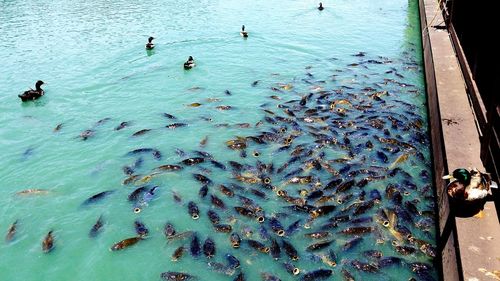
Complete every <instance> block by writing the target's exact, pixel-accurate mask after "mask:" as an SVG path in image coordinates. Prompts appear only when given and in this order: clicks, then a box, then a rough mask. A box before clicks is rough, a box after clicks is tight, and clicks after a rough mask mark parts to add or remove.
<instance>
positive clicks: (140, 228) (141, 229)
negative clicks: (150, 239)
mask: <svg viewBox="0 0 500 281" xmlns="http://www.w3.org/2000/svg"><path fill="white" fill-rule="evenodd" d="M134 226H135V232H136V233H137V235H138V236H139V237H142V238H144V237H146V236H148V234H149V229H148V228H147V227H146V226H145V225H144V224H143V223H142V222H141V221H139V220H135V221H134Z"/></svg>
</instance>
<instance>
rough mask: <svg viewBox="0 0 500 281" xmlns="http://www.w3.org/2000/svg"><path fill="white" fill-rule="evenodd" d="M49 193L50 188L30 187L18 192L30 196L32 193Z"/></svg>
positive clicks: (17, 193)
mask: <svg viewBox="0 0 500 281" xmlns="http://www.w3.org/2000/svg"><path fill="white" fill-rule="evenodd" d="M49 193H50V191H49V190H48V189H38V188H30V189H25V190H21V191H18V192H16V195H19V196H30V195H46V194H49Z"/></svg>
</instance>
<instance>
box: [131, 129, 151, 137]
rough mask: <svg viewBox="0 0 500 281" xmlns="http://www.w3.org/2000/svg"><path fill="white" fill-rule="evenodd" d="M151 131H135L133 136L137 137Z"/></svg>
mask: <svg viewBox="0 0 500 281" xmlns="http://www.w3.org/2000/svg"><path fill="white" fill-rule="evenodd" d="M149 131H151V129H142V130H140V131H137V132H135V133H133V134H132V136H133V137H137V136H142V135H144V134H145V133H147V132H149Z"/></svg>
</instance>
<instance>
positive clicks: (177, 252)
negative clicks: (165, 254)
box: [172, 246, 186, 261]
mask: <svg viewBox="0 0 500 281" xmlns="http://www.w3.org/2000/svg"><path fill="white" fill-rule="evenodd" d="M185 252H186V248H184V246H180V247H179V248H177V249H176V250H175V251H174V253H173V254H172V261H178V260H180V259H181V258H182V256H183V255H184V253H185Z"/></svg>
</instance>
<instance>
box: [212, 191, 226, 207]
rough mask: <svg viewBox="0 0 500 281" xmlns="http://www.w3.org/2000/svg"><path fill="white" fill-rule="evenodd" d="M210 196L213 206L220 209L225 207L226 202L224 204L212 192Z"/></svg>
mask: <svg viewBox="0 0 500 281" xmlns="http://www.w3.org/2000/svg"><path fill="white" fill-rule="evenodd" d="M210 198H211V201H212V204H213V205H214V206H216V207H219V208H221V209H226V204H224V201H222V199H220V198H219V197H217V196H215V195H213V194H211V195H210Z"/></svg>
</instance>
